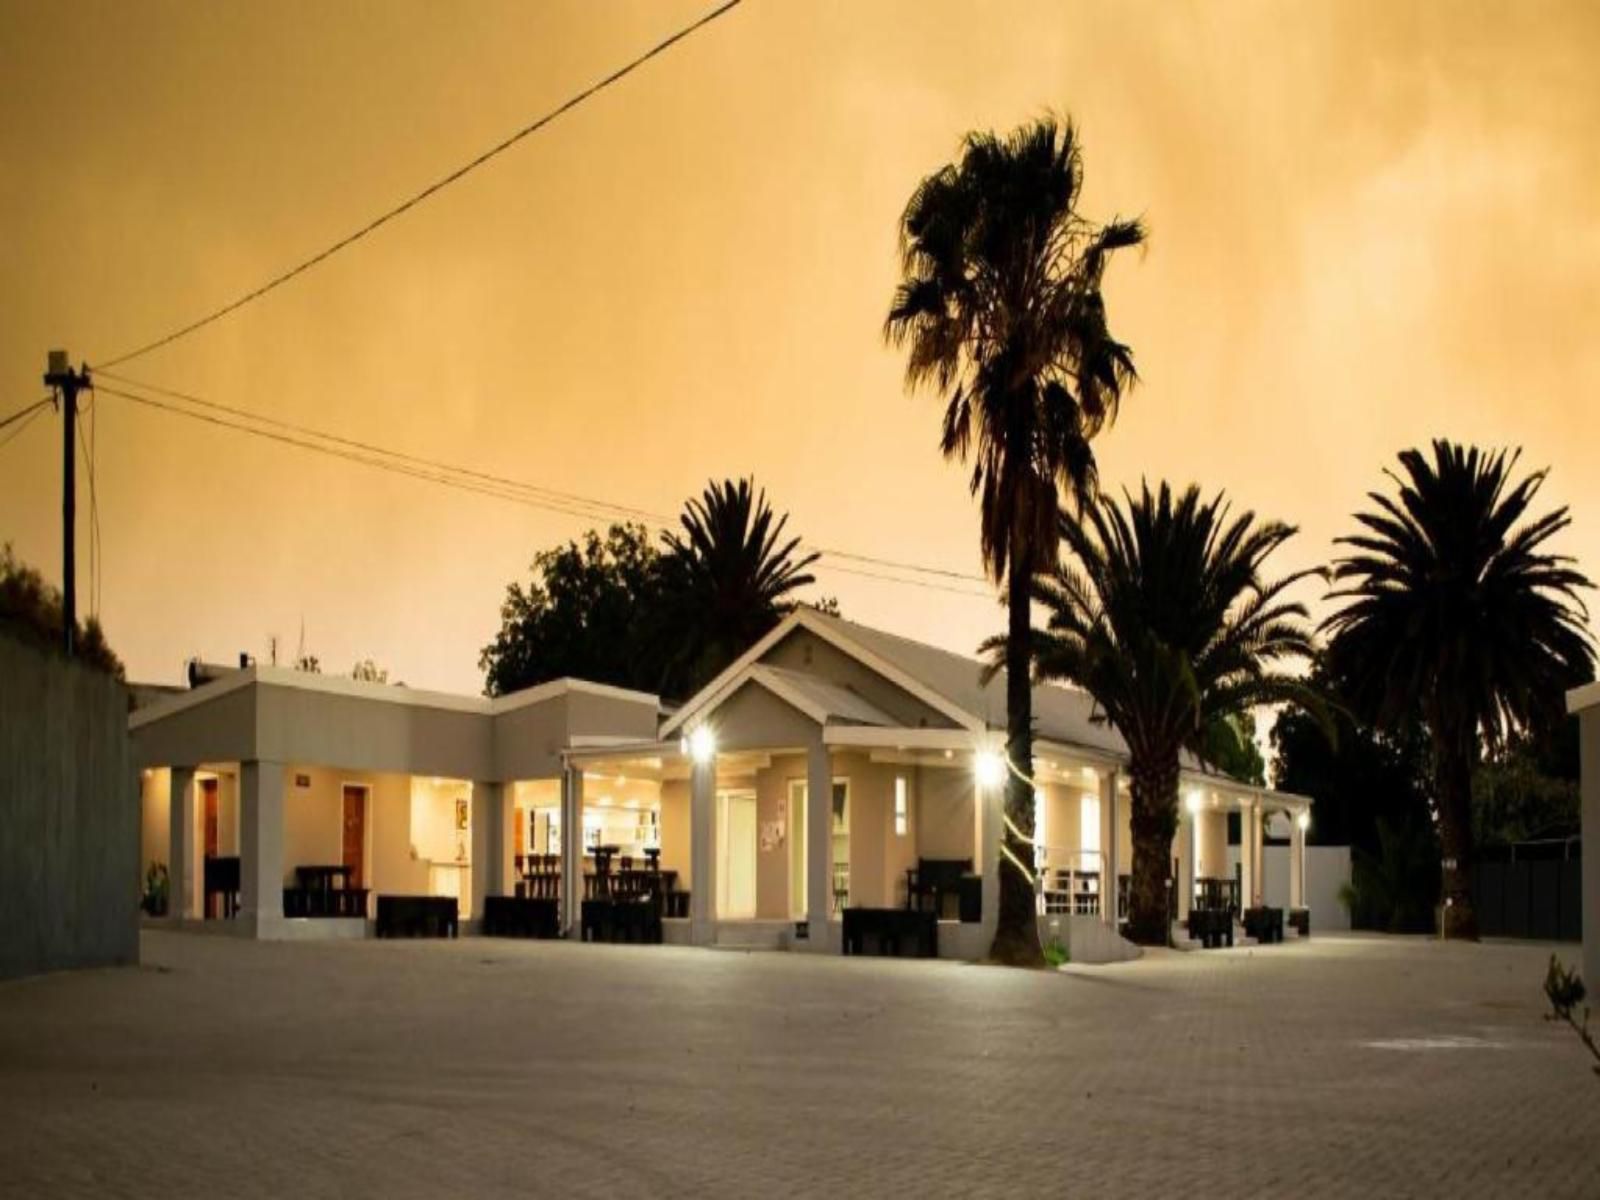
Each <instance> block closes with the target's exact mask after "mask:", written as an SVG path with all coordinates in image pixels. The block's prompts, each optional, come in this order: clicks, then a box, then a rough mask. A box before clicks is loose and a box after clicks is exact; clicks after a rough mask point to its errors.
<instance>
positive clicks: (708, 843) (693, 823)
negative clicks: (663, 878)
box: [689, 755, 717, 946]
mask: <svg viewBox="0 0 1600 1200" xmlns="http://www.w3.org/2000/svg"><path fill="white" fill-rule="evenodd" d="M689 875H690V880H691V882H690V888H689V940H690V941H691V942H693V943H694V944H695V945H696V946H709V945H711V944H713V943H714V942H715V941H716V940H717V760H716V756H715V755H713V756H712V758H711V761H709V762H703V763H701V762H695V761H693V759H691V760H690V765H689Z"/></svg>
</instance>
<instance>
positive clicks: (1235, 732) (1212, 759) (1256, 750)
mask: <svg viewBox="0 0 1600 1200" xmlns="http://www.w3.org/2000/svg"><path fill="white" fill-rule="evenodd" d="M1200 756H1201V757H1202V758H1204V759H1205V760H1206V761H1207V762H1208V763H1210V764H1211V765H1212V766H1214V767H1216V768H1217V770H1219V771H1221V772H1222V773H1223V774H1224V775H1228V776H1230V777H1232V778H1234V779H1237V780H1239V781H1240V782H1241V783H1252V784H1254V785H1255V786H1256V787H1265V786H1266V785H1267V761H1266V759H1264V758H1262V757H1261V748H1260V747H1259V746H1257V745H1256V719H1255V716H1254V715H1253V714H1251V713H1217V714H1215V715H1214V716H1212V717H1211V718H1210V719H1208V720H1207V721H1206V725H1205V730H1204V732H1203V733H1202V735H1201V755H1200Z"/></svg>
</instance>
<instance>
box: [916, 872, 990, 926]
mask: <svg viewBox="0 0 1600 1200" xmlns="http://www.w3.org/2000/svg"><path fill="white" fill-rule="evenodd" d="M949 901H954V904H953V905H951V904H950V903H948V902H949ZM952 907H953V908H954V909H955V915H956V917H957V918H958V919H959V920H961V921H978V920H981V919H982V908H983V882H982V879H981V878H980V877H979V876H977V875H974V874H973V872H972V860H971V859H970V858H919V859H917V865H916V866H915V867H912V868H908V869H907V871H906V908H908V909H913V910H916V911H927V912H931V913H932V914H933V915H934V917H935V919H938V920H945V919H948V918H947V917H946V913H947V912H948V911H949V909H950V908H952Z"/></svg>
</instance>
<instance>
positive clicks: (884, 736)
mask: <svg viewBox="0 0 1600 1200" xmlns="http://www.w3.org/2000/svg"><path fill="white" fill-rule="evenodd" d="M822 741H823V743H824V744H825V745H829V746H858V747H865V748H867V749H872V748H877V749H881V750H955V751H958V752H960V753H963V754H974V753H976V752H977V751H979V750H984V749H988V748H991V747H993V746H996V745H999V744H1001V743H1002V742H1003V741H1004V737H1003V735H1000V734H995V733H989V732H988V731H979V730H971V729H920V728H919V729H910V728H906V727H904V726H901V727H898V728H885V727H884V726H882V725H828V726H826V727H824V728H823V730H822Z"/></svg>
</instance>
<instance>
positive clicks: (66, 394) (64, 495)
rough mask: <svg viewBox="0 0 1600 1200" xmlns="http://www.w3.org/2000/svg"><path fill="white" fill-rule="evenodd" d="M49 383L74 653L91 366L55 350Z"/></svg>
mask: <svg viewBox="0 0 1600 1200" xmlns="http://www.w3.org/2000/svg"><path fill="white" fill-rule="evenodd" d="M44 381H45V384H46V386H48V387H51V388H53V389H55V391H56V393H57V394H58V395H59V396H60V397H61V415H62V418H63V420H62V422H61V627H62V644H63V646H64V647H65V649H66V651H67V653H68V654H69V655H70V654H71V653H72V652H73V642H74V641H76V640H77V632H78V595H77V591H78V589H77V581H78V554H77V545H76V541H77V539H76V537H75V534H76V532H77V504H76V501H77V495H78V470H77V468H78V454H77V451H78V447H77V445H76V444H75V443H76V439H77V436H78V393H79V392H80V391H83V390H85V389H86V388H88V387H89V386H90V383H89V368H88V366H87V365H85V366H83V367H80V368H79V369H78V370H77V371H76V372H74V371H73V369H72V364H71V363H70V362H69V361H68V359H67V352H66V351H65V350H52V351H50V357H49V369H48V370H47V371H46V372H45V376H44Z"/></svg>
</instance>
